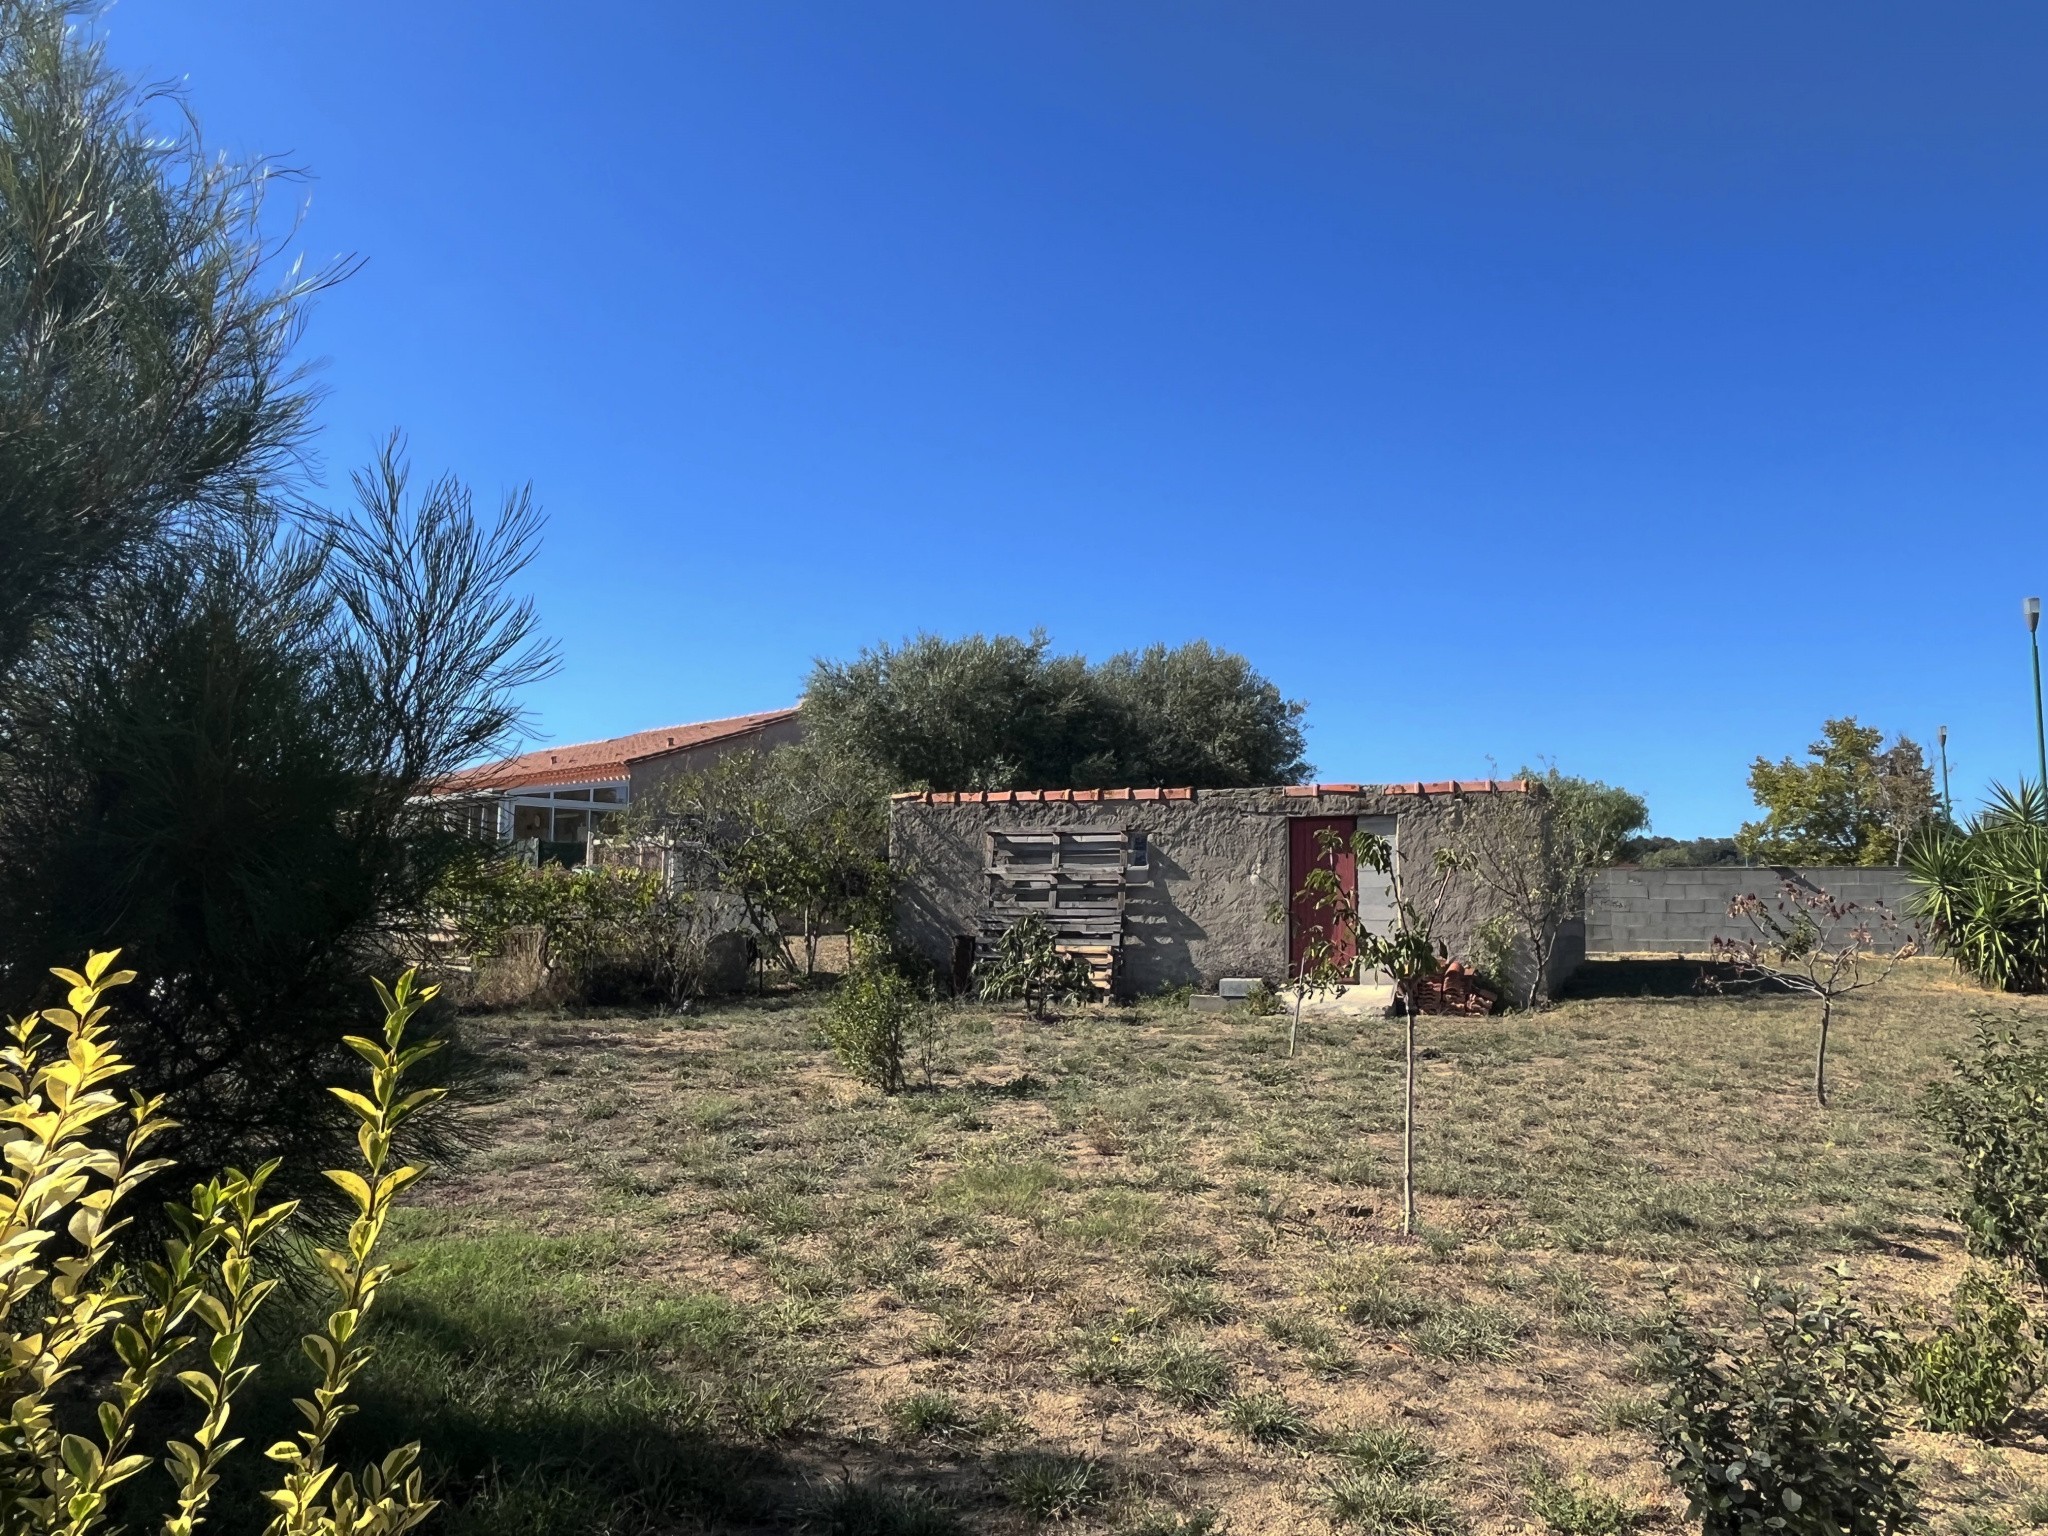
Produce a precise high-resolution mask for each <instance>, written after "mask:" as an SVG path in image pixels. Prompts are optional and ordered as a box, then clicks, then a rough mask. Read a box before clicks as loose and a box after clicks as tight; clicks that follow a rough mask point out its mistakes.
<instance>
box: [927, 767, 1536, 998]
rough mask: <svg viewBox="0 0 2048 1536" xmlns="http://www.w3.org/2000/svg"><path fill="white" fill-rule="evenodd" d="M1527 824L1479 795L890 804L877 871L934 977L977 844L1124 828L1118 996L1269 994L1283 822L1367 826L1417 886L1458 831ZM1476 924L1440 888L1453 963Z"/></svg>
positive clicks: (966, 922)
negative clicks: (1069, 830)
mask: <svg viewBox="0 0 2048 1536" xmlns="http://www.w3.org/2000/svg"><path fill="white" fill-rule="evenodd" d="M935 798H936V797H935ZM1536 813H1537V810H1536V807H1535V805H1534V804H1533V802H1532V797H1530V796H1526V795H1522V794H1504V793H1499V792H1493V791H1476V792H1464V793H1456V792H1446V793H1435V794H1387V793H1384V792H1382V791H1377V790H1323V791H1320V792H1309V791H1307V790H1306V789H1301V790H1295V791H1287V790H1282V789H1227V790H1225V789H1219V790H1196V791H1194V793H1193V796H1192V798H1190V799H1186V800H1147V801H1135V800H1134V801H1126V800H1116V801H1100V802H1076V803H1068V802H1064V801H1024V802H1020V803H999V804H984V803H981V802H979V801H973V800H970V801H967V802H965V803H944V802H941V803H929V802H927V801H926V800H924V799H921V798H919V799H903V800H898V801H896V802H895V803H894V804H893V805H892V807H891V811H890V818H889V843H890V859H891V862H892V863H893V864H894V865H895V866H896V869H897V871H898V875H899V882H900V883H899V885H898V890H897V907H896V919H897V933H898V936H899V937H900V938H901V939H902V940H903V941H904V942H905V943H907V944H909V945H911V946H912V947H914V948H916V949H917V950H919V951H921V952H922V953H924V954H926V955H928V956H929V957H930V958H931V959H932V961H933V962H934V963H935V964H938V965H940V966H942V967H943V966H944V965H946V964H947V962H948V958H949V956H950V955H951V953H952V945H953V940H954V937H955V936H956V935H965V934H973V933H974V932H975V931H976V928H977V923H978V919H979V915H980V913H981V911H982V910H983V906H984V903H985V901H986V884H985V876H984V875H983V859H984V851H985V847H986V836H987V834H988V833H989V832H992V831H1007V830H1026V829H1030V828H1039V827H1100V828H1103V829H1109V828H1128V829H1130V830H1133V831H1139V832H1143V833H1145V834H1146V837H1147V840H1148V843H1149V845H1150V849H1151V863H1152V883H1151V884H1150V885H1149V886H1142V887H1134V888H1133V889H1132V890H1131V891H1130V893H1129V898H1128V903H1127V906H1126V912H1125V936H1124V960H1123V975H1124V984H1125V986H1126V988H1127V989H1128V990H1130V991H1132V992H1136V993H1145V992H1153V991H1157V990H1159V989H1161V988H1164V987H1170V986H1178V985H1181V984H1183V983H1187V982H1193V983H1196V984H1199V985H1209V984H1213V983H1214V982H1216V981H1217V980H1218V979H1219V978H1221V977H1224V976H1259V977H1264V978H1265V979H1266V980H1267V981H1269V982H1273V983H1278V982H1280V981H1282V980H1284V979H1285V976H1286V971H1287V925H1286V923H1285V921H1284V920H1282V921H1275V920H1274V918H1273V915H1272V914H1273V912H1274V911H1275V909H1276V908H1280V909H1284V907H1285V905H1286V902H1287V895H1288V884H1289V880H1290V875H1289V871H1288V868H1287V862H1288V825H1287V824H1288V822H1289V821H1290V820H1291V819H1293V818H1295V817H1301V816H1355V817H1360V818H1368V821H1367V825H1368V826H1375V827H1376V829H1379V830H1382V831H1383V833H1384V831H1387V830H1391V832H1392V833H1393V837H1394V842H1395V846H1396V848H1397V850H1398V852H1399V856H1400V858H1401V860H1402V867H1403V869H1404V870H1406V871H1409V872H1410V879H1411V881H1413V880H1420V879H1421V878H1423V877H1424V876H1426V875H1427V874H1428V872H1429V870H1430V869H1431V866H1432V861H1433V859H1434V856H1435V852H1436V850H1437V848H1439V847H1441V846H1443V845H1444V843H1445V842H1446V841H1447V840H1449V839H1451V838H1453V837H1455V836H1456V834H1457V830H1458V828H1459V827H1460V826H1462V825H1463V824H1464V821H1465V819H1466V818H1467V817H1470V816H1476V815H1529V814H1536ZM1373 818H1383V820H1380V821H1378V822H1375V821H1374V820H1372V819H1373ZM1361 894H1362V895H1367V896H1368V898H1369V894H1370V893H1369V891H1367V892H1362V893H1361ZM1368 905H1369V902H1368ZM1488 910H1489V909H1488V907H1487V905H1486V903H1485V901H1484V900H1483V898H1482V897H1481V896H1480V894H1479V892H1477V891H1476V890H1475V889H1473V888H1472V887H1470V886H1469V884H1467V883H1466V882H1464V881H1462V880H1460V881H1458V882H1457V883H1456V884H1454V886H1453V888H1452V890H1451V892H1450V894H1449V897H1448V899H1447V900H1446V902H1445V905H1444V909H1443V912H1442V915H1441V917H1440V920H1439V929H1438V931H1439V934H1440V935H1441V937H1442V938H1443V939H1444V940H1445V942H1446V943H1447V944H1448V946H1449V947H1450V950H1451V953H1452V954H1453V955H1454V956H1458V957H1461V958H1469V957H1470V955H1471V944H1472V937H1473V931H1474V930H1475V929H1476V928H1477V926H1478V924H1479V923H1480V922H1481V921H1483V920H1484V918H1485V917H1486V915H1487V912H1488Z"/></svg>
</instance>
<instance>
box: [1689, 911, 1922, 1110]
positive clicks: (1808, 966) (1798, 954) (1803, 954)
mask: <svg viewBox="0 0 2048 1536" xmlns="http://www.w3.org/2000/svg"><path fill="white" fill-rule="evenodd" d="M1728 915H1729V916H1730V917H1734V918H1740V919H1742V920H1743V921H1744V922H1746V923H1747V924H1748V925H1749V926H1750V928H1751V929H1752V930H1753V933H1752V935H1751V936H1747V937H1743V938H1737V939H1720V938H1717V939H1715V940H1714V955H1715V958H1716V959H1719V960H1724V961H1729V962H1732V963H1733V965H1734V967H1735V974H1736V978H1737V979H1738V980H1739V981H1742V982H1745V983H1750V984H1755V985H1761V986H1767V987H1776V988H1778V989H1780V990H1781V991H1785V992H1791V993H1795V994H1797V995H1799V996H1801V997H1811V998H1814V999H1817V1000H1818V1001H1819V1003H1820V1039H1819V1042H1818V1043H1817V1045H1816V1047H1815V1049H1814V1053H1813V1096H1814V1098H1815V1100H1816V1101H1817V1102H1818V1103H1819V1104H1820V1105H1821V1107H1822V1108H1823V1109H1825V1108H1826V1107H1827V1102H1828V1031H1829V1029H1830V1028H1831V1027H1832V1025H1833V1024H1834V1018H1835V1004H1836V1003H1837V1002H1838V1001H1839V1000H1840V999H1842V998H1845V997H1848V996H1850V995H1851V994H1852V993H1856V992H1862V991H1864V990H1866V989H1868V988H1870V987H1874V986H1877V985H1879V984H1880V983H1882V982H1884V981H1886V980H1888V979H1889V978H1890V976H1891V974H1892V972H1893V971H1894V970H1896V969H1897V968H1898V964H1899V962H1900V961H1901V960H1904V959H1906V958H1907V957H1908V956H1909V955H1911V954H1912V953H1913V952H1914V949H1915V947H1916V946H1915V945H1914V944H1913V943H1912V941H1911V940H1906V941H1904V942H1901V940H1900V930H1899V923H1898V919H1897V918H1895V917H1893V916H1892V914H1891V913H1890V912H1889V911H1887V910H1886V909H1885V908H1884V907H1883V906H1880V905H1877V904H1875V903H1873V904H1872V905H1871V906H1869V907H1863V906H1859V905H1858V904H1857V903H1855V902H1853V901H1837V900H1835V898H1834V897H1832V896H1830V895H1829V894H1828V893H1827V892H1826V891H1824V890H1821V889H1819V888H1818V887H1816V886H1809V885H1806V884H1803V883H1802V882H1800V881H1797V880H1783V881H1780V882H1779V895H1778V900H1777V901H1776V903H1770V902H1767V901H1765V899H1764V898H1763V897H1761V896H1759V895H1757V894H1755V893H1754V892H1751V893H1750V894H1748V895H1744V896H1738V897H1736V898H1735V900H1733V901H1731V902H1730V903H1729V904H1728Z"/></svg>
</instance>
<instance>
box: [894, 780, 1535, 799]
mask: <svg viewBox="0 0 2048 1536" xmlns="http://www.w3.org/2000/svg"><path fill="white" fill-rule="evenodd" d="M1528 788H1529V785H1528V783H1527V782H1526V781H1524V780H1522V779H1435V780H1431V781H1429V782H1427V783H1424V782H1423V781H1421V780H1416V781H1415V782H1412V783H1408V784H1283V785H1281V786H1280V793H1281V794H1283V795H1286V796H1289V797H1291V798H1298V799H1313V798H1314V797H1315V796H1317V795H1373V794H1379V795H1481V794H1495V795H1519V794H1524V793H1526V792H1527V791H1528ZM890 798H891V799H895V800H916V801H919V802H921V803H923V804H925V805H1038V804H1058V805H1066V804H1074V805H1093V804H1096V803H1098V802H1103V801H1122V800H1193V799H1194V798H1195V792H1194V790H1192V789H1189V788H1175V789H961V790H951V789H930V790H923V791H919V790H911V791H909V792H908V793H906V794H900V795H893V796H891V797H890Z"/></svg>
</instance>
